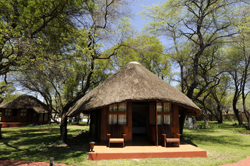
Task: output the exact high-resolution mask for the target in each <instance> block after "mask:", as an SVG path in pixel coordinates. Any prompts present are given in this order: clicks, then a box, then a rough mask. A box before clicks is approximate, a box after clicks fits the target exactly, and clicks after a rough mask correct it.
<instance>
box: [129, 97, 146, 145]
mask: <svg viewBox="0 0 250 166" xmlns="http://www.w3.org/2000/svg"><path fill="white" fill-rule="evenodd" d="M148 112H149V107H148V103H147V102H133V103H132V142H133V145H138V144H139V145H143V144H148V140H147V138H148Z"/></svg>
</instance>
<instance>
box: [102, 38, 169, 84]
mask: <svg viewBox="0 0 250 166" xmlns="http://www.w3.org/2000/svg"><path fill="white" fill-rule="evenodd" d="M113 47H117V45H115V46H113ZM112 49H114V48H112ZM112 49H111V50H112ZM108 52H110V50H106V53H108ZM131 61H138V62H139V63H141V64H142V65H143V66H145V67H146V68H147V69H149V70H150V71H151V72H153V73H154V74H156V75H157V76H158V77H160V78H161V79H163V80H165V81H169V80H170V78H169V73H170V66H171V64H170V57H169V55H168V54H165V53H164V46H163V45H162V44H161V42H160V40H159V39H158V38H157V37H153V36H149V35H141V36H137V37H136V38H132V37H130V38H128V39H126V40H125V41H124V42H123V45H122V46H121V47H120V48H119V49H118V50H117V54H116V55H115V56H113V57H112V58H111V61H110V63H111V64H112V66H113V67H114V68H118V69H119V68H121V67H122V66H124V65H125V64H127V63H129V62H131Z"/></svg>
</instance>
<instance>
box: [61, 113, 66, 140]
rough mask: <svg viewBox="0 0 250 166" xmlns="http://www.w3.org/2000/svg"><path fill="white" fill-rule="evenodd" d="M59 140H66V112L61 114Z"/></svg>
mask: <svg viewBox="0 0 250 166" xmlns="http://www.w3.org/2000/svg"><path fill="white" fill-rule="evenodd" d="M60 132H61V140H62V141H63V142H65V143H66V142H67V116H66V113H64V114H63V115H62V120H61V124H60Z"/></svg>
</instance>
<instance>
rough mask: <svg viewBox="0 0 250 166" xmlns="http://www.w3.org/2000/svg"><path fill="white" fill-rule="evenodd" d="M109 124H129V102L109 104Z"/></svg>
mask: <svg viewBox="0 0 250 166" xmlns="http://www.w3.org/2000/svg"><path fill="white" fill-rule="evenodd" d="M109 124H120V125H125V124H127V102H123V103H120V104H113V105H111V106H109Z"/></svg>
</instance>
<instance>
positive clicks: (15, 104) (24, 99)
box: [0, 95, 48, 113]
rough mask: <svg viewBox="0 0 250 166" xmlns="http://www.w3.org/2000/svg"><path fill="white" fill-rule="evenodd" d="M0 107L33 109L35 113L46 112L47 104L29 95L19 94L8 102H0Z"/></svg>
mask: <svg viewBox="0 0 250 166" xmlns="http://www.w3.org/2000/svg"><path fill="white" fill-rule="evenodd" d="M0 109H33V110H34V111H36V112H37V113H48V111H47V106H46V105H45V104H44V103H42V102H41V101H40V100H38V99H37V98H35V97H33V96H30V95H21V96H19V97H17V98H16V99H14V100H12V101H10V102H7V103H5V104H1V105H0Z"/></svg>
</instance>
